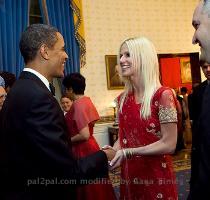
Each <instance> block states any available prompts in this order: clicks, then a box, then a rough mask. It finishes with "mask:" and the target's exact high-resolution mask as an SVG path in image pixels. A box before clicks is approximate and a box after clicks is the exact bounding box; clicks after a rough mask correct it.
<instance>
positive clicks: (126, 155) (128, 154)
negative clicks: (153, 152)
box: [122, 148, 134, 159]
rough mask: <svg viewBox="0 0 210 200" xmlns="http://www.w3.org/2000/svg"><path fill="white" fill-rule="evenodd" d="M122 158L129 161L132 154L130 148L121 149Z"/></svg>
mask: <svg viewBox="0 0 210 200" xmlns="http://www.w3.org/2000/svg"><path fill="white" fill-rule="evenodd" d="M122 152H123V156H124V158H127V159H130V158H132V157H133V155H134V152H133V149H132V148H129V149H122Z"/></svg>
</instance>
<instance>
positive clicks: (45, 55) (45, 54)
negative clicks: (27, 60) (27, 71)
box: [39, 44, 49, 60]
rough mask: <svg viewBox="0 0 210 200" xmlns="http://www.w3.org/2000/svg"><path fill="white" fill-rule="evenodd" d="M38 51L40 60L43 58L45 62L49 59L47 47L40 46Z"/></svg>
mask: <svg viewBox="0 0 210 200" xmlns="http://www.w3.org/2000/svg"><path fill="white" fill-rule="evenodd" d="M39 51H40V55H41V57H42V58H44V59H45V60H48V59H49V52H48V47H47V45H46V44H42V45H41V47H40V49H39Z"/></svg>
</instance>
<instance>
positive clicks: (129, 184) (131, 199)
mask: <svg viewBox="0 0 210 200" xmlns="http://www.w3.org/2000/svg"><path fill="white" fill-rule="evenodd" d="M165 90H168V91H167V92H169V94H170V95H167V97H166V98H164V101H162V100H161V99H162V98H160V97H161V94H162V92H163V91H165ZM119 100H120V96H119V97H118V101H119ZM140 107H141V104H136V102H135V98H134V95H133V93H130V94H129V95H128V97H127V98H126V99H125V101H124V105H123V108H122V112H119V139H120V145H121V148H130V147H131V148H132V147H139V146H145V145H148V144H151V143H154V142H156V141H158V140H159V139H160V137H161V132H160V123H167V122H177V114H176V108H175V104H174V97H173V94H172V91H171V90H169V89H168V88H165V87H161V88H159V89H158V90H157V91H156V92H155V94H154V96H153V99H152V105H151V117H150V118H149V119H147V120H145V119H142V118H141V117H140ZM120 199H123V200H155V199H164V200H169V199H170V200H177V199H178V198H177V188H176V179H175V175H174V173H173V168H172V160H171V157H170V156H169V155H154V156H134V157H132V158H131V159H126V160H125V161H124V162H123V163H122V167H121V185H120Z"/></svg>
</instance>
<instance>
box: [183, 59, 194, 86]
mask: <svg viewBox="0 0 210 200" xmlns="http://www.w3.org/2000/svg"><path fill="white" fill-rule="evenodd" d="M180 69H181V82H182V83H192V76H191V64H190V57H182V58H180Z"/></svg>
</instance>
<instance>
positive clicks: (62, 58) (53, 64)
mask: <svg viewBox="0 0 210 200" xmlns="http://www.w3.org/2000/svg"><path fill="white" fill-rule="evenodd" d="M57 39H58V40H57V42H56V43H55V45H54V46H53V48H49V49H48V53H49V59H48V61H49V72H50V76H51V77H53V78H54V77H57V78H60V77H63V76H64V66H65V63H66V60H67V59H68V55H67V54H66V52H65V47H64V46H65V43H64V39H63V36H62V35H61V34H60V33H59V32H57Z"/></svg>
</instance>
